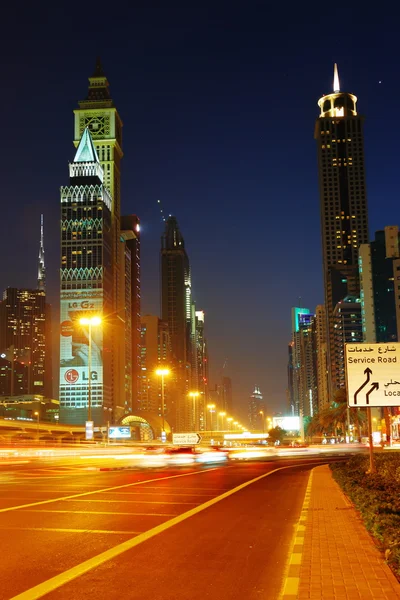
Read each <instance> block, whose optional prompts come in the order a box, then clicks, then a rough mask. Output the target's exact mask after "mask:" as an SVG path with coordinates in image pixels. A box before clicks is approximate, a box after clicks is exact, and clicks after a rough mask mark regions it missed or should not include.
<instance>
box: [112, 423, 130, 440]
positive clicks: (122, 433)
mask: <svg viewBox="0 0 400 600" xmlns="http://www.w3.org/2000/svg"><path fill="white" fill-rule="evenodd" d="M130 437H131V428H130V427H126V426H124V427H109V428H108V439H109V440H117V439H121V438H130Z"/></svg>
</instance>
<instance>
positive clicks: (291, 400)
mask: <svg viewBox="0 0 400 600" xmlns="http://www.w3.org/2000/svg"><path fill="white" fill-rule="evenodd" d="M293 354H294V341H293V340H292V341H291V342H289V344H288V365H287V378H288V386H287V392H286V395H287V403H288V409H289V414H291V415H294V414H295V394H294V362H293V361H294V356H293Z"/></svg>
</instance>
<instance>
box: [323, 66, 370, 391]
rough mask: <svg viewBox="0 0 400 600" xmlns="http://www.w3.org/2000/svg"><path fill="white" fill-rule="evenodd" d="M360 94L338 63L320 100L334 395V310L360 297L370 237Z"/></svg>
mask: <svg viewBox="0 0 400 600" xmlns="http://www.w3.org/2000/svg"><path fill="white" fill-rule="evenodd" d="M356 104H357V98H356V96H354V94H350V93H348V92H342V91H341V90H340V85H339V77H338V72H337V67H336V65H335V70H334V84H333V92H332V93H329V94H327V95H324V96H322V97H321V98H320V99H319V100H318V106H319V107H320V111H321V112H320V116H319V117H318V119H317V122H316V126H315V139H316V140H317V148H318V170H319V190H320V205H321V228H322V255H323V271H324V288H325V307H326V315H327V342H328V366H329V380H330V394H332V393H333V391H334V389H335V385H336V374H335V372H336V368H337V367H336V363H335V349H334V335H333V333H334V332H333V326H334V325H333V321H334V319H333V312H334V308H335V306H336V305H337V303H338V302H340V301H341V300H343V299H344V298H345V297H346V296H353V297H356V298H358V297H359V295H360V284H359V275H358V249H359V246H360V244H365V243H367V242H368V211H367V193H366V184H365V166H364V135H363V122H364V119H363V117H362V116H360V115H359V114H358V113H357V109H356Z"/></svg>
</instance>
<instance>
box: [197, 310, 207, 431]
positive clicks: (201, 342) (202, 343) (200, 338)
mask: <svg viewBox="0 0 400 600" xmlns="http://www.w3.org/2000/svg"><path fill="white" fill-rule="evenodd" d="M204 326H205V314H204V311H203V310H196V346H197V352H196V358H197V382H198V383H197V388H196V391H198V392H199V396H198V398H197V401H196V403H195V410H194V424H195V426H194V430H195V431H198V430H201V431H203V430H205V428H206V411H207V403H208V348H207V339H206V337H205V332H204Z"/></svg>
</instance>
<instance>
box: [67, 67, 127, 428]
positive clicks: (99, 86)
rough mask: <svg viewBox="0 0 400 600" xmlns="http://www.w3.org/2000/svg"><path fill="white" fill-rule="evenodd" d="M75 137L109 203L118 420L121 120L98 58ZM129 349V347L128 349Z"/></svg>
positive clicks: (122, 393)
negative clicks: (90, 154) (87, 142)
mask: <svg viewBox="0 0 400 600" xmlns="http://www.w3.org/2000/svg"><path fill="white" fill-rule="evenodd" d="M74 115H75V135H74V144H75V147H78V145H79V144H80V140H81V138H82V135H83V133H84V131H85V130H86V129H87V130H88V131H89V133H90V137H91V140H92V144H93V146H94V148H95V150H96V153H97V157H98V161H99V164H100V165H101V168H102V172H103V186H104V188H105V189H106V190H107V191H108V193H109V197H110V201H111V209H110V213H111V214H110V216H111V224H110V234H111V241H110V253H111V254H110V260H111V264H112V270H111V272H110V273H111V276H112V287H111V290H110V293H111V303H110V307H109V313H108V314H109V315H113V319H114V321H115V322H114V325H113V328H112V331H111V337H110V340H109V344H108V352H109V353H110V357H111V359H110V360H111V366H110V368H111V370H112V372H113V382H114V389H113V397H114V400H115V406H114V408H113V411H112V415H110V414H109V415H108V416H109V417H110V419H113V420H118V419H119V417H121V416H123V414H126V413H129V412H130V409H131V405H132V400H131V392H129V394H128V390H129V389H130V385H126V381H124V379H122V380H121V378H120V376H119V373H120V372H122V371H125V375H126V378H128V379H129V378H130V377H131V375H130V374H129V373H128V372H126V369H125V365H123V364H122V363H123V361H124V360H125V358H124V357H126V356H128V355H130V354H131V347H130V346H131V341H130V340H129V337H128V336H125V332H124V322H125V316H126V315H125V304H126V293H127V290H126V285H125V284H126V277H125V251H126V245H125V242H124V240H123V238H122V237H121V225H120V217H121V160H122V157H123V151H122V121H121V118H120V116H119V114H118V111H117V108H116V106H115V104H114V101H113V99H112V98H111V94H110V86H109V82H108V80H107V77H106V75H105V73H104V69H103V66H102V64H101V61H100V58H97V60H96V66H95V69H94V72H93V74H92V76H91V77H89V88H88V92H87V95H86V98H85V99H84V100H81V101H80V102H79V103H78V108H77V109H75V110H74ZM128 346H129V347H128ZM127 394H128V397H127Z"/></svg>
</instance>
